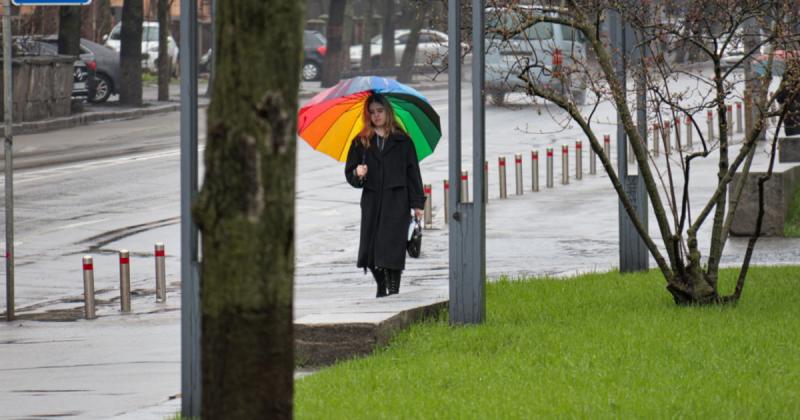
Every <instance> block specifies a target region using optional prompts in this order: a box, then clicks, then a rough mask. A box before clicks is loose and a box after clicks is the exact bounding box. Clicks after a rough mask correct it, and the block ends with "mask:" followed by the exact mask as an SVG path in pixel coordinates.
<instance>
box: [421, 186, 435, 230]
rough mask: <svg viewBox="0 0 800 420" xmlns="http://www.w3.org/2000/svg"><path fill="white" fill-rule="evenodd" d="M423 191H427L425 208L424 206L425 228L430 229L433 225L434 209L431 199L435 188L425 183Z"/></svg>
mask: <svg viewBox="0 0 800 420" xmlns="http://www.w3.org/2000/svg"><path fill="white" fill-rule="evenodd" d="M422 189H423V191H424V192H425V208H424V216H423V217H424V219H425V229H430V228H432V227H433V210H432V207H431V206H432V205H433V203H431V199H432V197H433V195H432V194H431V192H432V190H433V188H431V184H425V185H423V186H422Z"/></svg>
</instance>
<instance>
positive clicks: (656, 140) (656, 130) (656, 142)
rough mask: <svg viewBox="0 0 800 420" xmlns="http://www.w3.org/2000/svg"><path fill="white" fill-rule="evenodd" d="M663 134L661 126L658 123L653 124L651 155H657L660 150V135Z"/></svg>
mask: <svg viewBox="0 0 800 420" xmlns="http://www.w3.org/2000/svg"><path fill="white" fill-rule="evenodd" d="M662 136H663V134H662V132H661V127H660V126H659V125H658V123H655V124H653V156H655V157H658V154H659V153H660V150H661V146H660V143H661V137H662Z"/></svg>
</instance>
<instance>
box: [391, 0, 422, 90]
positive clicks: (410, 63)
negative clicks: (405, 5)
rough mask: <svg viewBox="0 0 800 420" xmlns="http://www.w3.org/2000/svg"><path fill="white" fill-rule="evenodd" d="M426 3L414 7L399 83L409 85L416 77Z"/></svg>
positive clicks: (401, 61) (416, 4) (401, 60)
mask: <svg viewBox="0 0 800 420" xmlns="http://www.w3.org/2000/svg"><path fill="white" fill-rule="evenodd" d="M425 3H426V2H418V3H415V4H413V5H412V7H411V10H412V14H413V17H412V20H411V31H410V32H409V34H408V42H406V48H405V49H404V50H403V56H402V57H401V58H400V72H399V73H398V75H397V80H398V81H399V82H403V83H408V82H410V81H411V79H412V78H413V75H414V65H415V64H416V56H417V47H418V46H419V32H420V30H421V29H422V25H423V24H424V23H425V15H426V13H425V11H426V8H427V4H425Z"/></svg>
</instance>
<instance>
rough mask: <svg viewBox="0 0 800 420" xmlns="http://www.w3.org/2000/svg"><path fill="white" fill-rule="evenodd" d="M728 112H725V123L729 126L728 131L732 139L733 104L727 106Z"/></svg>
mask: <svg viewBox="0 0 800 420" xmlns="http://www.w3.org/2000/svg"><path fill="white" fill-rule="evenodd" d="M726 110H727V112H726V114H725V120H726V121H725V125H726V126H727V131H728V137H729V139H728V141H730V137H731V136H732V135H733V105H728V106H727V107H726Z"/></svg>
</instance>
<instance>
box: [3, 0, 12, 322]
mask: <svg viewBox="0 0 800 420" xmlns="http://www.w3.org/2000/svg"><path fill="white" fill-rule="evenodd" d="M11 48H12V42H11V0H3V96H4V98H3V114H4V115H3V120H4V123H5V130H4V137H5V194H6V320H7V321H11V320H13V319H14V159H13V155H12V149H13V145H14V143H13V137H12V133H11V130H12V121H13V120H12V114H11V110H12V106H13V101H12V98H13V95H12V94H13V92H14V91H13V86H12V85H11V83H12V82H11V79H12V78H11V69H12V67H11Z"/></svg>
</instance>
